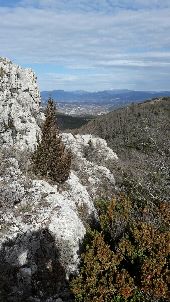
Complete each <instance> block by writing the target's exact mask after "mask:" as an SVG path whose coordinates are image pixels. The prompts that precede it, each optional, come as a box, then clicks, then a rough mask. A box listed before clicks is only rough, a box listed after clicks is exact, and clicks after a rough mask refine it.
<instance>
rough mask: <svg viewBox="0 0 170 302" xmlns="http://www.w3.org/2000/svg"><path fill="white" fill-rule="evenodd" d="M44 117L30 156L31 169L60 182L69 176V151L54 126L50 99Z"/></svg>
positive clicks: (53, 106) (53, 109)
mask: <svg viewBox="0 0 170 302" xmlns="http://www.w3.org/2000/svg"><path fill="white" fill-rule="evenodd" d="M45 117H46V119H45V122H44V124H43V127H42V137H41V141H39V142H38V146H37V149H36V150H35V152H34V154H33V157H32V160H33V170H34V172H35V173H36V174H40V175H41V176H45V177H49V178H50V179H51V180H53V181H56V182H60V183H62V182H64V181H66V180H67V179H68V177H69V173H70V166H71V153H70V152H69V151H66V150H65V146H64V144H63V142H62V141H61V136H60V133H59V129H58V127H57V126H56V107H55V104H54V102H53V100H52V99H49V101H48V105H47V108H46V112H45Z"/></svg>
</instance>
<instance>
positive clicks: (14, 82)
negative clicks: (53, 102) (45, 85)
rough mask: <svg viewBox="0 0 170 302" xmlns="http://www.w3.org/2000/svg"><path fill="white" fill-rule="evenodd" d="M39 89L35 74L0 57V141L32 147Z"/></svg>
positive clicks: (37, 127) (34, 136)
mask: <svg viewBox="0 0 170 302" xmlns="http://www.w3.org/2000/svg"><path fill="white" fill-rule="evenodd" d="M39 105H40V93H39V90H38V86H37V82H36V76H35V74H34V72H33V71H32V70H31V69H23V68H21V67H20V66H18V65H15V64H13V63H12V62H11V61H10V60H8V59H6V58H0V144H1V145H2V144H3V145H7V146H9V145H10V146H13V145H18V147H20V148H22V149H24V148H26V147H28V146H29V148H33V147H34V145H35V144H36V137H37V135H38V134H39V133H40V129H39V126H38V125H37V120H38V118H40V116H39Z"/></svg>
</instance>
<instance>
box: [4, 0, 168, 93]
mask: <svg viewBox="0 0 170 302" xmlns="http://www.w3.org/2000/svg"><path fill="white" fill-rule="evenodd" d="M0 41H1V43H0V56H2V57H7V58H9V59H11V60H12V61H13V62H14V63H17V64H19V65H21V66H23V67H31V68H32V69H33V70H34V71H35V72H36V75H37V77H38V83H39V86H40V89H41V90H52V89H64V90H79V89H84V90H89V91H95V90H104V89H123V88H128V89H134V90H170V0H163V1H160V0H150V1H148V0H147V1H146V0H93V1H92V0H91V1H90V0H16V1H15V0H0Z"/></svg>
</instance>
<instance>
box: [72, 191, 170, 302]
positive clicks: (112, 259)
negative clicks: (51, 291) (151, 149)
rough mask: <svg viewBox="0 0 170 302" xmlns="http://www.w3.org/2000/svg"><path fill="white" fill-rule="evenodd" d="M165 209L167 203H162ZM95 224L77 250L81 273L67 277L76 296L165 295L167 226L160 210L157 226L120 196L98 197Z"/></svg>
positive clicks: (100, 299) (138, 301)
mask: <svg viewBox="0 0 170 302" xmlns="http://www.w3.org/2000/svg"><path fill="white" fill-rule="evenodd" d="M162 208H163V209H164V212H166V211H168V206H167V204H166V203H163V204H162ZM98 209H99V220H100V227H99V229H98V230H90V231H89V233H88V238H87V239H86V243H85V250H84V253H83V254H82V256H81V259H82V261H81V266H80V274H79V276H77V277H75V278H74V279H73V280H72V282H71V287H72V291H73V292H74V294H75V297H76V301H79V302H90V301H92V302H107V301H109V302H110V301H113V302H114V301H115V302H118V301H120V302H124V301H128V302H144V301H161V302H163V301H164V302H165V301H168V298H169V297H168V277H169V276H168V260H169V256H170V250H169V248H168V243H169V242H170V231H169V228H168V223H167V221H166V220H165V219H166V215H164V216H162V213H161V212H160V216H161V217H160V219H162V226H164V228H162V229H159V228H156V227H155V226H154V225H153V224H152V223H150V222H146V221H144V217H145V212H146V211H147V210H148V209H147V208H145V209H144V213H143V219H141V220H137V219H135V216H134V213H133V205H132V203H131V202H130V200H128V199H127V198H125V197H124V196H120V197H119V198H117V199H113V200H112V201H111V202H106V201H103V202H102V201H99V202H98Z"/></svg>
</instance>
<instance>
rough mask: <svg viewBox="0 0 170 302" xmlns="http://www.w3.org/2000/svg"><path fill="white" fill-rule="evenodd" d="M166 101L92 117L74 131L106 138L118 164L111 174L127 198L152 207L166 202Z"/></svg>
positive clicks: (169, 103) (169, 101)
mask: <svg viewBox="0 0 170 302" xmlns="http://www.w3.org/2000/svg"><path fill="white" fill-rule="evenodd" d="M169 117H170V98H168V97H166V98H162V99H154V100H151V101H146V102H144V103H141V104H131V105H129V106H128V107H126V108H121V109H118V110H114V111H113V112H110V113H108V114H106V115H103V116H101V117H98V118H96V119H95V120H94V121H91V122H89V123H88V124H87V125H85V126H84V127H82V128H81V129H79V130H77V131H78V132H79V133H91V134H94V135H97V136H100V137H101V138H104V139H106V141H107V143H108V146H109V147H111V148H112V149H113V151H115V152H116V153H117V155H118V157H119V159H120V161H121V163H122V169H121V173H119V171H118V172H116V171H113V173H114V175H115V179H116V180H118V179H119V182H117V185H118V187H120V189H121V191H124V192H125V193H126V194H130V195H131V198H133V199H134V200H138V201H139V203H140V202H141V201H142V200H144V201H146V200H151V201H152V202H154V203H155V204H158V203H159V202H161V200H168V199H169V187H168V182H169V156H170V140H168V137H169V129H170V123H169Z"/></svg>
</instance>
